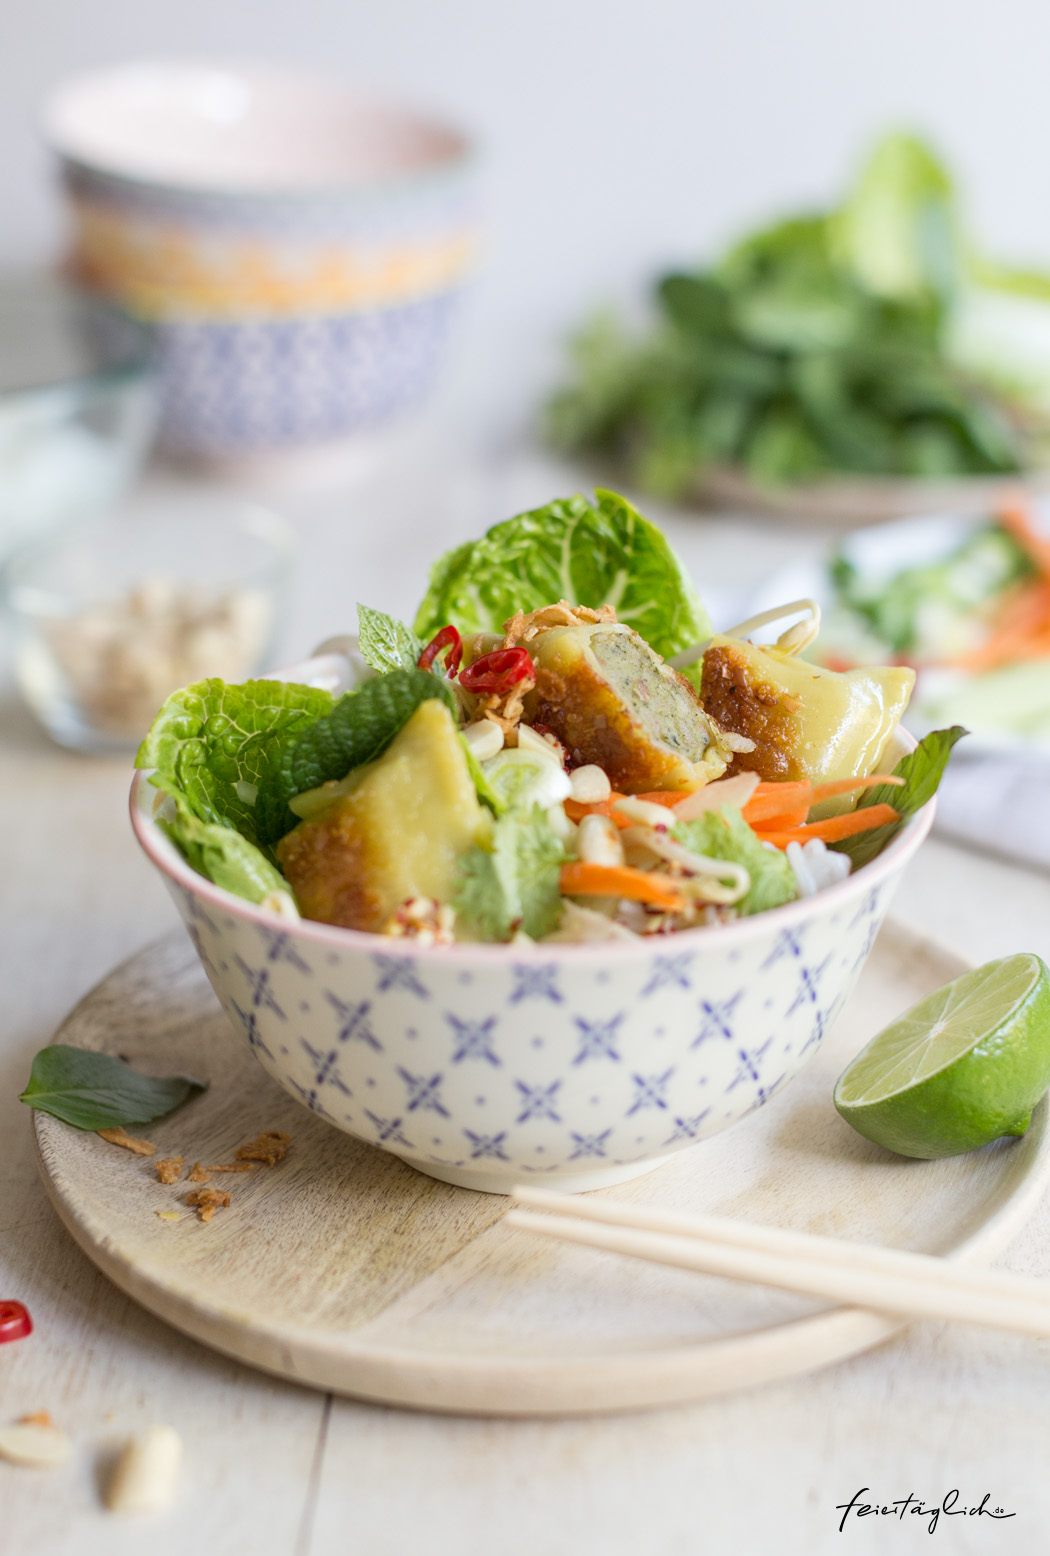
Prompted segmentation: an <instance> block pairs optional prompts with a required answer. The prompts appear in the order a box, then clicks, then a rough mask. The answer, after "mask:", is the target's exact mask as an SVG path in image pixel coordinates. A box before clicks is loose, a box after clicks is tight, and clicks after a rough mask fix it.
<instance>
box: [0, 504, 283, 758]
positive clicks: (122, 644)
mask: <svg viewBox="0 0 1050 1556" xmlns="http://www.w3.org/2000/svg"><path fill="white" fill-rule="evenodd" d="M295 550H296V543H295V537H294V534H293V532H292V530H291V529H290V527H289V526H288V525H287V524H286V523H285V521H284V520H283V519H281V518H279V517H278V516H277V515H276V514H275V513H271V512H270V511H269V510H268V509H265V508H260V507H256V506H255V505H253V504H249V503H239V502H231V501H229V500H224V499H221V498H215V499H209V498H202V497H194V498H192V499H187V498H185V497H175V496H165V497H159V496H156V497H153V496H151V497H148V498H147V497H142V498H139V499H138V500H136V501H133V502H130V503H129V504H128V505H127V506H126V507H124V508H123V509H121V510H120V511H118V512H116V513H114V514H113V515H112V516H111V517H108V518H106V519H102V520H95V521H92V522H89V523H85V524H82V525H79V526H77V527H76V528H75V529H71V530H66V531H64V532H63V533H61V534H56V535H54V536H52V537H51V538H50V539H48V540H46V541H44V542H42V543H40V544H38V545H36V546H33V547H30V548H27V549H25V550H23V551H20V552H18V553H17V554H16V555H15V556H13V557H12V558H10V560H9V561H8V563H7V565H6V566H5V568H4V570H3V591H4V594H5V596H6V601H7V605H8V608H9V611H10V614H11V618H12V622H13V625H14V632H15V673H16V677H17V680H18V684H19V686H20V688H21V691H22V694H23V696H24V697H25V699H26V702H27V703H28V704H29V706H30V708H31V709H32V710H33V712H34V713H35V714H36V716H37V718H38V719H39V720H40V722H41V724H42V725H43V726H44V728H45V729H46V730H47V732H48V733H49V734H50V735H51V737H52V739H54V740H56V741H57V742H58V744H59V745H63V746H68V747H70V748H71V749H74V750H78V751H92V752H110V753H116V752H121V751H132V750H135V749H136V748H137V746H138V744H139V743H140V741H141V740H142V739H143V737H144V735H145V734H146V731H147V730H148V728H149V726H150V724H151V722H152V720H153V717H154V715H155V713H156V712H157V710H158V708H159V707H160V706H161V704H162V703H163V701H164V699H165V698H166V697H167V696H168V695H169V694H170V693H171V692H173V691H175V690H177V688H178V687H180V686H185V685H188V684H190V683H192V682H194V681H201V680H204V679H206V678H207V677H209V676H219V677H221V678H222V679H223V680H227V681H243V680H245V679H247V678H248V677H250V676H251V675H253V674H256V673H258V672H259V671H260V670H261V669H263V668H264V667H265V666H266V664H267V663H270V662H272V654H273V650H274V640H275V636H276V633H277V629H278V627H279V625H280V621H281V615H282V611H283V606H284V602H285V592H286V584H287V582H288V579H289V575H290V572H291V567H292V563H293V559H294V555H295Z"/></svg>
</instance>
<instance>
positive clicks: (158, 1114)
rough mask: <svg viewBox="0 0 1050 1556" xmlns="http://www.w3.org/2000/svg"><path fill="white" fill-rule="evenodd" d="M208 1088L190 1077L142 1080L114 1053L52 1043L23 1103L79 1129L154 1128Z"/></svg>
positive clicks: (38, 1059)
mask: <svg viewBox="0 0 1050 1556" xmlns="http://www.w3.org/2000/svg"><path fill="white" fill-rule="evenodd" d="M205 1088H206V1082H204V1081H197V1080H194V1079H193V1078H192V1077H191V1076H189V1075H169V1076H150V1075H140V1074H139V1072H138V1071H137V1070H133V1069H132V1068H131V1066H130V1064H125V1062H124V1060H123V1059H117V1058H115V1057H114V1056H113V1055H112V1054H100V1053H93V1052H92V1051H91V1050H89V1049H86V1048H71V1047H69V1045H68V1044H66V1043H52V1045H51V1047H50V1048H42V1049H41V1050H40V1052H39V1053H38V1054H37V1055H36V1057H35V1058H34V1060H33V1067H32V1070H31V1072H30V1076H29V1084H28V1085H27V1086H26V1089H25V1091H23V1092H22V1094H21V1096H20V1097H19V1101H20V1102H24V1103H26V1104H27V1106H29V1107H31V1108H38V1109H39V1110H40V1111H41V1112H42V1113H50V1114H51V1115H52V1117H54V1118H59V1119H61V1120H62V1122H63V1123H64V1124H72V1126H73V1128H74V1129H92V1130H94V1129H116V1128H118V1127H120V1126H122V1125H127V1124H151V1123H153V1121H154V1120H155V1119H158V1118H164V1117H165V1115H166V1114H168V1113H171V1112H173V1111H174V1109H175V1108H177V1107H180V1106H181V1104H182V1103H183V1102H185V1101H186V1099H187V1098H188V1097H192V1096H196V1094H197V1093H198V1092H201V1091H204V1090H205Z"/></svg>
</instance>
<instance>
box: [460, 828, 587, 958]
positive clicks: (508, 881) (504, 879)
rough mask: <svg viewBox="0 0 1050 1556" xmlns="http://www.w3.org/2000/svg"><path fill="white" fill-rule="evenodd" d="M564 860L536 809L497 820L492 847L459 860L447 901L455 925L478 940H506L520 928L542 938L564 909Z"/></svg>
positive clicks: (558, 846) (471, 852) (552, 830)
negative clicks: (561, 876)
mask: <svg viewBox="0 0 1050 1556" xmlns="http://www.w3.org/2000/svg"><path fill="white" fill-rule="evenodd" d="M564 860H565V851H564V849H563V848H562V845H561V843H560V842H559V840H558V838H557V836H556V835H555V832H554V829H553V827H552V826H551V824H550V821H549V819H548V817H547V815H546V813H545V812H544V811H542V810H540V809H539V807H538V806H536V807H534V808H533V809H532V810H531V811H516V812H513V813H511V814H508V815H506V816H502V817H500V819H499V820H498V821H497V822H496V823H495V825H494V827H493V831H492V842H491V847H490V848H473V849H471V851H470V852H469V853H468V854H466V855H465V856H464V858H463V859H462V860H461V861H460V866H459V879H458V881H457V884H456V890H455V893H454V895H453V898H452V903H453V906H454V908H455V910H456V916H457V920H458V922H459V924H460V925H461V926H462V927H463V928H465V929H466V930H467V931H468V932H469V933H470V934H473V935H476V936H477V938H478V939H479V940H490V941H500V940H509V939H510V938H511V936H512V935H513V934H514V933H515V931H516V930H517V929H519V928H520V929H523V930H524V931H525V933H526V934H527V935H530V936H531V937H532V938H533V939H534V940H539V939H542V937H543V936H544V935H546V934H549V933H550V932H551V931H552V930H554V929H556V928H557V927H558V923H559V920H560V919H561V915H562V913H563V911H564V903H563V900H562V896H561V892H560V890H559V885H558V879H559V872H560V870H561V866H562V864H563V862H564Z"/></svg>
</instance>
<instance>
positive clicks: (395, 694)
mask: <svg viewBox="0 0 1050 1556" xmlns="http://www.w3.org/2000/svg"><path fill="white" fill-rule="evenodd" d="M429 697H437V698H439V699H440V700H441V701H442V702H443V703H444V704H445V706H446V707H447V708H449V709H450V711H451V712H452V713H453V714H454V715H455V713H456V699H455V694H454V693H453V692H452V690H451V688H450V687H449V685H448V683H447V682H446V681H445V680H443V679H442V677H440V676H437V675H431V673H430V672H429V670H414V669H413V670H391V671H390V672H389V673H388V674H386V675H380V676H377V677H376V678H375V680H373V681H365V682H364V683H363V685H361V686H359V687H358V688H357V689H356V690H355V691H352V692H347V693H346V694H345V695H344V696H342V697H340V699H339V701H338V702H337V703H336V704H335V707H334V708H333V709H332V711H331V712H330V713H327V714H326V715H325V716H324V717H323V718H319V719H315V720H314V721H313V722H312V723H311V725H310V726H309V728H307V729H304V730H303V731H302V733H301V735H300V737H299V739H298V740H296V741H294V742H289V743H288V744H287V745H286V746H285V747H284V749H283V751H282V753H281V757H280V761H279V769H280V792H281V793H282V794H283V795H284V796H285V798H286V799H291V798H292V796H293V795H296V794H303V793H305V792H306V791H307V790H308V789H316V788H319V787H320V785H321V784H322V783H328V782H329V780H331V779H333V778H343V777H345V776H346V774H347V773H348V772H350V770H351V768H354V767H360V766H361V764H362V763H363V762H373V761H375V759H376V757H377V756H382V754H383V752H384V751H385V750H386V748H387V746H388V745H389V744H390V742H391V741H392V740H393V738H394V736H395V735H396V734H397V732H398V730H399V729H401V728H402V726H403V725H405V724H407V722H408V720H409V719H410V718H411V717H412V715H413V713H415V711H416V709H417V708H418V707H419V705H420V703H421V702H426V701H427V699H428V698H429ZM296 820H297V818H296V817H294V816H293V817H292V821H291V823H290V826H294V825H295V823H296ZM285 830H288V828H286V829H285Z"/></svg>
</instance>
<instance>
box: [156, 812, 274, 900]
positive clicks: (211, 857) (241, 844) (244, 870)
mask: <svg viewBox="0 0 1050 1556" xmlns="http://www.w3.org/2000/svg"><path fill="white" fill-rule="evenodd" d="M172 798H173V799H174V800H175V804H176V815H175V817H174V819H173V820H165V819H164V818H163V817H161V818H160V819H159V820H158V825H159V827H160V828H161V831H162V832H164V833H165V835H166V836H167V837H169V838H170V839H171V841H172V842H173V843H174V844H175V846H176V848H177V849H178V850H179V852H180V853H181V854H182V855H183V857H184V858H185V860H186V862H187V864H188V865H189V866H190V868H191V869H193V870H196V871H197V874H198V875H203V876H204V877H205V879H206V880H209V881H213V882H214V883H215V885H216V886H221V887H222V889H223V890H224V891H229V892H232V893H233V895H234V896H235V897H243V898H244V899H245V901H246V902H261V901H262V900H263V898H264V897H266V896H268V895H269V894H270V892H272V891H286V892H290V890H291V888H290V887H289V885H288V882H287V881H286V880H285V878H284V876H283V875H282V874H281V873H280V871H279V870H278V869H276V868H275V866H274V865H272V864H271V863H270V861H269V859H267V857H266V855H265V854H264V853H262V852H261V850H260V849H258V848H256V846H255V844H254V843H249V841H248V839H247V838H246V837H242V836H241V834H240V833H239V832H235V831H234V829H233V828H232V827H227V826H222V825H220V824H219V823H218V822H216V821H201V820H200V819H199V818H198V817H197V816H195V815H194V814H193V812H192V811H191V809H190V807H189V805H188V804H187V802H186V799H185V796H184V795H178V794H176V795H172Z"/></svg>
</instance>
